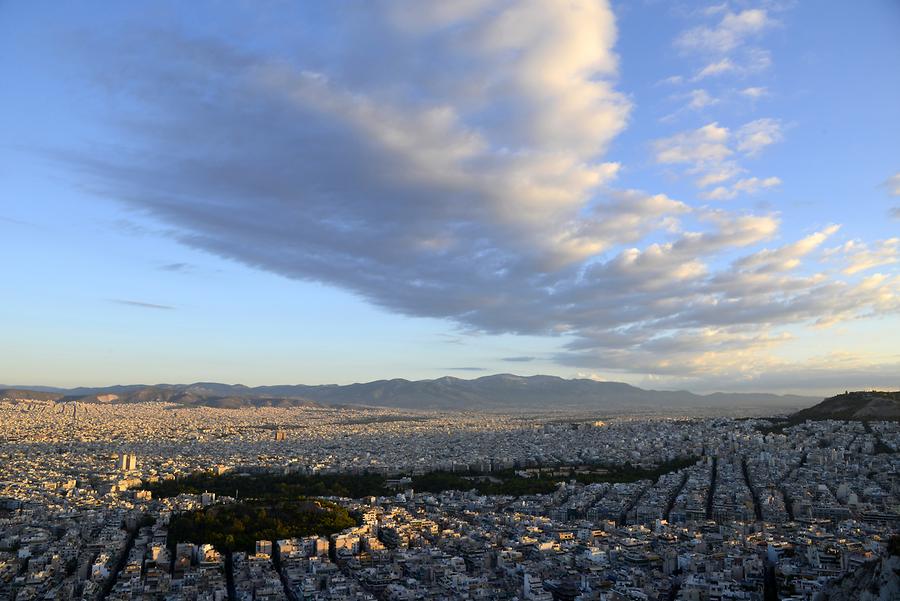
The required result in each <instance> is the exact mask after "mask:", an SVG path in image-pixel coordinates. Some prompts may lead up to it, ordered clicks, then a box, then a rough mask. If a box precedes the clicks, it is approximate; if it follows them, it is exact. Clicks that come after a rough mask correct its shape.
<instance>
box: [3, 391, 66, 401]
mask: <svg viewBox="0 0 900 601" xmlns="http://www.w3.org/2000/svg"><path fill="white" fill-rule="evenodd" d="M62 396H63V393H61V392H46V391H43V390H33V389H23V388H5V389H2V390H0V399H6V400H9V401H56V400H58V399H60V398H61V397H62Z"/></svg>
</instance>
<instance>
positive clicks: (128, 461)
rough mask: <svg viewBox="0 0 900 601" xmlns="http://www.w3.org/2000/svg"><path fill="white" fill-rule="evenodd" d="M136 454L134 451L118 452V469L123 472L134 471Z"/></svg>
mask: <svg viewBox="0 0 900 601" xmlns="http://www.w3.org/2000/svg"><path fill="white" fill-rule="evenodd" d="M137 467H138V464H137V456H136V455H135V454H134V453H119V469H120V470H122V471H123V472H133V471H136V470H137Z"/></svg>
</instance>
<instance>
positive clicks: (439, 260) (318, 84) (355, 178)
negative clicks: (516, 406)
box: [55, 0, 895, 377]
mask: <svg viewBox="0 0 900 601" xmlns="http://www.w3.org/2000/svg"><path fill="white" fill-rule="evenodd" d="M412 8H415V9H416V10H411V9H412ZM297 10H300V11H303V10H312V9H308V8H307V7H306V5H305V4H303V3H301V4H300V5H299V7H298V8H297ZM314 12H315V13H316V14H315V18H317V19H325V20H326V21H327V22H326V23H324V24H322V27H317V28H314V29H316V30H317V31H325V30H327V31H329V32H330V35H329V36H328V39H327V40H323V39H321V38H320V37H316V36H315V35H313V34H310V33H309V32H308V30H307V29H306V28H302V27H301V28H286V31H290V33H289V34H284V35H288V36H292V37H289V38H288V39H286V40H279V41H280V42H282V43H281V44H276V43H274V40H273V44H271V46H270V45H267V46H266V50H263V49H261V48H260V47H259V46H258V45H251V44H246V43H240V42H241V39H240V36H241V35H242V34H241V32H239V31H238V32H230V33H233V35H221V36H218V37H188V36H185V35H182V34H180V33H179V30H178V29H177V28H160V29H159V30H152V31H151V30H146V29H143V28H140V27H138V29H136V30H135V29H128V28H123V32H124V33H122V34H112V33H110V34H108V35H109V36H111V37H105V38H99V39H94V40H93V42H92V44H93V46H91V45H90V44H88V43H85V44H83V46H84V47H87V48H88V52H89V54H88V56H87V57H86V63H87V64H89V65H90V66H91V68H93V69H96V70H98V71H99V73H98V74H97V75H96V76H97V77H104V76H105V77H109V76H110V74H120V73H123V72H124V73H129V74H131V75H133V76H130V77H129V78H128V80H127V81H125V82H122V83H123V88H122V90H121V91H120V92H118V93H117V95H116V96H115V97H114V98H111V105H112V106H113V107H114V110H113V111H111V116H112V117H113V119H112V120H111V125H114V126H116V127H118V128H120V129H119V131H120V132H121V135H120V136H119V137H117V138H116V139H115V140H114V141H112V142H110V143H109V144H100V143H98V144H93V145H91V148H90V149H85V148H71V149H65V150H60V151H58V152H56V154H55V156H56V158H58V159H60V160H62V161H64V162H65V164H66V165H69V166H74V167H75V168H77V169H79V170H80V174H81V177H82V178H83V179H84V180H86V181H87V182H88V183H89V184H90V186H91V189H92V190H97V191H99V193H102V194H104V195H106V196H108V197H109V198H115V199H118V200H120V201H121V202H123V203H126V204H127V205H128V206H130V207H132V208H133V209H135V211H136V213H138V214H139V215H140V216H141V218H142V220H144V221H147V222H152V223H158V224H162V225H163V226H164V229H165V231H167V232H173V233H172V234H171V235H173V236H174V237H175V238H176V239H178V240H180V241H181V242H182V243H184V244H185V245H187V246H189V247H192V248H197V249H201V250H203V251H205V252H208V253H212V254H215V255H217V256H219V257H223V258H226V259H230V260H233V261H237V262H240V263H242V264H244V265H248V266H251V267H253V268H256V269H260V270H265V271H268V272H271V273H275V274H279V275H281V276H284V277H288V278H293V279H297V280H309V281H316V282H321V283H324V284H327V285H331V286H335V287H338V288H341V289H344V290H348V291H351V292H353V293H355V294H357V295H358V296H359V297H360V298H362V299H365V300H366V301H368V302H370V303H372V304H374V305H377V306H379V307H382V308H384V309H386V310H389V311H392V312H394V313H398V314H402V315H407V316H414V317H429V318H439V319H444V320H448V321H450V322H452V323H454V324H456V325H458V326H459V327H460V328H462V330H463V331H466V332H478V333H491V334H493V333H512V334H528V335H539V336H553V337H556V338H557V340H559V342H560V344H561V348H562V349H563V350H562V351H561V353H560V354H559V356H558V357H557V358H558V360H559V361H561V362H563V363H565V364H572V365H583V366H590V368H591V369H596V368H598V367H600V368H602V369H603V370H604V371H606V370H607V369H609V370H613V369H617V370H622V371H629V372H633V373H650V374H680V375H681V376H684V377H687V376H689V375H692V374H698V373H703V372H704V371H707V372H709V373H710V374H714V373H718V372H717V370H718V369H719V367H717V365H718V366H720V367H721V370H722V373H724V372H725V371H727V369H732V368H741V369H743V368H742V367H741V366H743V365H746V366H750V367H752V366H761V365H764V362H762V361H761V360H760V357H764V356H765V355H766V354H767V353H768V350H769V349H770V348H772V347H774V346H777V345H778V344H782V343H783V342H784V340H785V335H784V333H783V332H782V331H780V330H781V329H786V328H803V327H806V326H808V325H809V324H810V323H811V322H814V321H817V320H822V321H823V322H829V323H834V322H837V321H840V320H845V319H853V318H855V317H857V316H859V315H864V314H869V315H871V314H881V313H885V312H890V311H893V310H894V307H895V305H894V302H893V301H892V300H891V299H890V297H889V292H890V290H891V286H894V285H895V284H894V282H893V280H889V279H888V280H883V281H880V282H879V281H871V282H870V283H868V284H865V285H864V284H862V283H855V282H848V281H844V280H842V279H841V277H842V276H840V275H836V276H833V277H832V276H825V275H820V274H809V273H805V272H804V271H803V270H802V269H800V268H799V267H798V268H797V269H796V270H792V271H791V272H784V271H778V270H777V269H770V270H765V269H762V270H761V269H760V267H761V266H762V265H763V263H764V262H765V261H769V262H770V263H772V264H775V263H777V261H778V259H777V257H769V258H768V259H765V260H764V259H757V262H758V264H756V265H753V266H751V265H750V264H749V263H748V264H747V265H744V266H740V265H738V266H737V267H735V265H734V263H733V259H734V257H735V256H736V255H746V256H751V255H753V254H754V253H757V252H760V249H759V248H757V247H758V245H760V244H764V243H766V244H767V243H769V241H771V240H773V239H774V238H776V236H777V235H778V230H779V219H778V217H777V215H770V214H757V213H750V212H745V211H737V210H734V211H727V210H715V209H709V208H705V207H703V206H693V205H691V204H689V203H688V202H686V201H685V200H682V199H678V198H673V197H671V196H669V195H666V194H662V193H657V192H656V191H643V190H638V189H621V188H616V187H614V184H615V182H616V178H617V176H618V174H619V172H620V170H622V166H621V165H619V164H618V163H617V162H615V161H614V160H613V159H614V158H615V157H607V156H606V153H607V150H608V148H609V147H610V144H611V143H612V141H613V140H614V139H615V137H616V136H617V135H618V134H619V133H620V132H622V131H623V130H624V128H625V127H626V125H627V123H628V118H629V115H630V110H631V104H630V101H629V100H628V97H627V96H626V95H625V94H623V93H622V92H620V91H619V90H617V89H616V86H617V79H616V78H617V68H618V67H617V57H616V54H615V52H614V45H615V40H616V27H615V21H614V18H613V15H612V12H611V11H610V9H609V5H608V4H607V3H606V2H602V1H588V0H583V1H576V2H567V3H565V4H560V3H559V2H557V1H556V0H544V1H539V0H534V1H532V2H522V3H499V4H498V3H493V2H486V1H479V0H472V1H469V2H465V3H428V4H424V5H423V4H421V3H415V4H412V3H411V2H398V3H382V2H366V3H360V4H357V5H354V8H353V9H352V10H347V11H345V10H336V9H332V8H330V7H326V8H317V9H315V11H314ZM723 19H724V17H723ZM751 20H752V19H751ZM114 29H115V28H113V29H111V31H112V30H114ZM117 35H120V37H116V36H117ZM742 35H743V34H742ZM306 36H312V37H306ZM334 39H339V40H342V42H341V43H340V44H336V43H335V42H332V41H331V40H334ZM348 40H350V41H352V43H348V42H347V41H348ZM282 46H284V47H289V48H291V49H292V50H291V51H283V50H282V51H276V50H274V49H273V48H281V47H282ZM251 48H253V49H251ZM298 49H299V50H303V51H299V50H298ZM436 65H437V66H439V68H435V66H436ZM114 76H115V75H114ZM760 121H766V120H759V121H756V122H753V123H756V124H757V125H756V126H754V127H755V128H750V129H746V127H747V126H744V128H738V130H737V132H738V133H737V134H735V133H734V132H732V131H731V130H729V129H728V128H727V127H725V126H723V125H719V124H718V123H717V122H713V123H709V124H707V125H705V126H703V127H701V128H698V129H696V130H689V131H685V132H680V133H676V134H675V135H673V136H671V137H669V138H664V139H661V140H657V141H656V142H654V143H653V152H654V155H655V157H656V160H657V161H658V162H659V163H660V164H664V165H668V166H678V167H681V168H684V169H685V171H686V173H688V174H689V175H690V176H692V177H696V178H697V179H698V183H700V185H701V186H702V187H709V186H717V185H725V184H726V183H727V182H728V181H731V180H732V179H734V178H738V177H741V174H743V173H744V172H745V168H744V167H743V166H742V165H741V164H740V161H741V160H743V158H744V157H745V156H746V155H747V154H752V153H756V152H759V151H761V150H762V149H763V148H764V147H765V146H767V145H768V144H770V143H774V141H775V139H776V138H777V137H778V135H780V129H778V133H777V134H776V133H773V131H772V129H771V128H769V129H767V128H765V127H762V126H760V124H759V123H760ZM770 121H773V122H774V120H770ZM748 125H750V124H748ZM765 136H768V138H767V139H764V138H765ZM767 140H768V141H767ZM107 149H110V150H107ZM626 168H627V166H626ZM741 182H743V183H741ZM767 182H768V183H767ZM772 185H776V182H775V180H774V179H773V178H754V177H752V176H749V175H748V176H747V177H744V178H743V179H742V180H739V181H738V182H736V183H735V184H732V188H733V189H734V190H736V191H738V192H752V191H753V190H755V189H762V188H764V187H766V186H772ZM732 188H729V189H732ZM799 242H800V241H798V243H799ZM789 244H791V243H790V242H788V243H787V245H789ZM787 245H786V246H787ZM772 252H775V251H772ZM782 254H784V255H788V254H790V252H789V251H787V250H785V251H783V253H782ZM802 256H803V255H800V257H801V258H802ZM785 260H787V259H785ZM748 261H749V262H750V263H752V262H753V261H752V260H750V259H748ZM138 306H140V305H138ZM160 307H162V306H161V305H160ZM447 342H449V343H456V342H458V340H457V339H455V338H450V339H448V340H447ZM663 350H665V352H666V353H668V354H667V355H663V354H661V353H662V351H663ZM748 368H749V367H748ZM640 370H644V371H640Z"/></svg>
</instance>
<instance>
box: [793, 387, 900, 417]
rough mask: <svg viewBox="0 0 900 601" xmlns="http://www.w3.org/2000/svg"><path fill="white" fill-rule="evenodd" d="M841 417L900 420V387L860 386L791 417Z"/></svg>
mask: <svg viewBox="0 0 900 601" xmlns="http://www.w3.org/2000/svg"><path fill="white" fill-rule="evenodd" d="M823 419H841V420H860V421H881V420H884V421H898V420H900V391H897V392H884V391H878V390H860V391H856V392H845V393H844V394H839V395H836V396H833V397H831V398H827V399H825V400H824V401H822V402H821V403H819V404H818V405H815V406H813V407H809V408H807V409H803V410H801V411H798V412H797V413H794V414H793V415H792V416H791V417H790V421H792V422H794V423H800V422H804V421H806V420H823Z"/></svg>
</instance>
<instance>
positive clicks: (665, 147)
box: [653, 122, 733, 164]
mask: <svg viewBox="0 0 900 601" xmlns="http://www.w3.org/2000/svg"><path fill="white" fill-rule="evenodd" d="M728 136H729V132H728V129H727V128H725V127H721V126H719V124H718V123H716V122H713V123H709V124H707V125H704V126H703V127H700V128H699V129H696V130H691V131H686V132H682V133H679V134H675V135H674V136H671V137H668V138H663V139H660V140H656V141H655V142H654V143H653V149H654V151H655V152H656V162H657V163H663V164H666V163H694V164H703V163H720V162H722V161H723V160H725V159H726V158H728V156H730V155H731V154H732V152H733V151H732V150H731V149H730V148H729V147H728V143H727V142H728Z"/></svg>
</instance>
